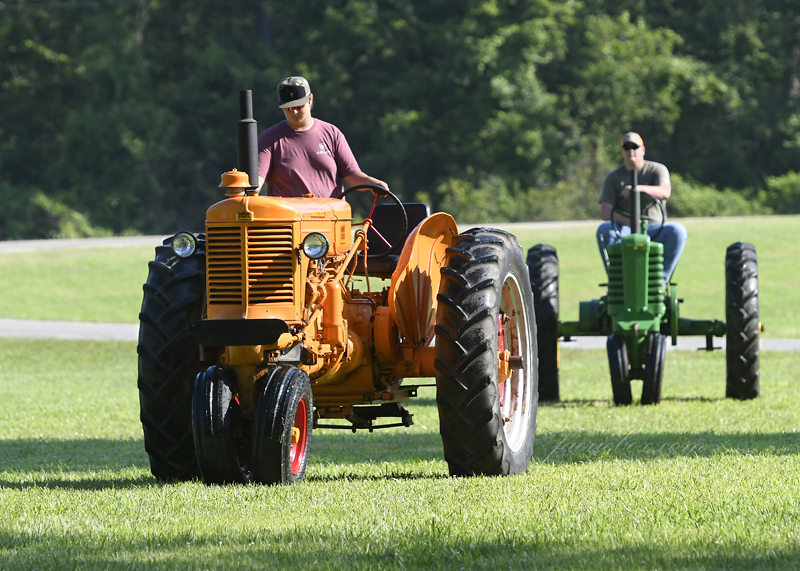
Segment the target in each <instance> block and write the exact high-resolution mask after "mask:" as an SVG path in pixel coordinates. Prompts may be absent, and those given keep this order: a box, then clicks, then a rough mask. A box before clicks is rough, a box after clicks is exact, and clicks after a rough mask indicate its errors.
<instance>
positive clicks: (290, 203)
mask: <svg viewBox="0 0 800 571" xmlns="http://www.w3.org/2000/svg"><path fill="white" fill-rule="evenodd" d="M351 218H352V213H351V210H350V205H349V204H347V202H345V201H344V200H341V199H338V198H283V197H273V196H259V195H255V196H245V195H243V196H235V197H233V198H228V199H226V200H223V201H221V202H217V203H216V204H214V205H213V206H211V208H209V209H208V212H207V213H206V221H207V222H256V221H265V222H266V221H270V222H271V221H275V222H278V221H280V222H295V221H309V222H313V221H326V222H338V221H347V222H349V221H350V220H351Z"/></svg>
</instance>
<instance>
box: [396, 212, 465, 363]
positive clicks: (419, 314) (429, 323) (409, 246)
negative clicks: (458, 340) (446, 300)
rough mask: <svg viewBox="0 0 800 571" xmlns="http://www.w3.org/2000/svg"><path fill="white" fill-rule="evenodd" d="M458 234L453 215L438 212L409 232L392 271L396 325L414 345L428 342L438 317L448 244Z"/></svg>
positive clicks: (450, 243)
mask: <svg viewBox="0 0 800 571" xmlns="http://www.w3.org/2000/svg"><path fill="white" fill-rule="evenodd" d="M456 236H458V226H457V225H456V221H455V220H454V219H453V217H452V216H450V215H449V214H446V213H444V212H437V213H436V214H432V215H431V216H428V217H427V218H425V219H424V220H423V221H422V222H420V223H419V225H418V226H417V227H416V228H414V230H413V231H412V232H411V234H410V235H409V236H408V239H407V240H406V243H405V245H404V246H403V251H402V252H401V253H400V258H399V259H398V262H397V268H396V269H395V270H394V272H393V273H392V285H391V287H390V288H389V300H388V301H389V304H388V305H389V311H390V312H391V315H392V319H394V321H395V323H397V328H398V329H399V330H400V333H401V334H402V335H403V337H405V339H406V340H407V341H410V342H411V343H412V344H413V345H414V346H415V347H416V346H419V345H423V344H429V343H430V342H431V341H432V339H433V328H434V325H435V321H436V295H437V294H438V293H439V283H440V281H441V269H442V267H443V266H444V262H445V253H446V251H447V248H449V247H450V246H452V244H453V240H454V239H455V237H456Z"/></svg>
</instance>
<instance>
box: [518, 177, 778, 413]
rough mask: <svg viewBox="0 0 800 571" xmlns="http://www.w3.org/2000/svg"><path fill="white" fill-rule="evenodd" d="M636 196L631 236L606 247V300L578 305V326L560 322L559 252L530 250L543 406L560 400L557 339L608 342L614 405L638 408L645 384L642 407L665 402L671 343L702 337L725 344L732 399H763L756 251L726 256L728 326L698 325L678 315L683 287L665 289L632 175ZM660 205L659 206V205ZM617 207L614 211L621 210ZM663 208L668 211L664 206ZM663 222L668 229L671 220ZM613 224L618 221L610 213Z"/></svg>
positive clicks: (540, 247)
mask: <svg viewBox="0 0 800 571" xmlns="http://www.w3.org/2000/svg"><path fill="white" fill-rule="evenodd" d="M632 178H633V184H632V190H631V199H632V213H631V214H632V215H631V228H632V229H633V228H636V229H638V230H639V232H638V233H637V232H633V231H632V233H631V234H630V235H629V236H624V237H622V238H621V240H620V241H619V242H618V243H615V244H611V245H609V246H608V257H607V259H605V260H604V262H605V266H606V271H607V274H608V282H607V283H605V284H601V287H604V288H607V293H606V295H604V296H603V297H601V298H600V299H594V300H591V301H582V302H580V308H579V318H578V321H566V322H561V321H559V319H558V309H559V307H558V306H559V302H558V256H557V253H556V250H555V248H553V247H552V246H549V245H547V244H537V245H535V246H533V247H532V248H531V249H530V250H528V256H527V264H528V271H529V274H530V280H531V288H532V290H533V296H534V307H535V314H536V325H537V331H538V344H539V400H540V401H558V400H559V387H558V382H559V379H558V377H559V365H560V346H559V340H560V339H562V338H563V339H564V341H570V340H571V339H572V338H574V337H580V336H599V335H604V336H607V342H606V349H607V351H608V365H609V369H610V373H611V389H612V392H613V397H614V403H615V404H617V405H628V404H631V402H632V401H633V397H632V392H631V381H632V380H636V379H638V380H641V381H642V398H641V403H642V404H657V403H658V402H659V401H660V400H661V385H662V380H663V378H664V361H665V357H666V349H667V336H669V337H671V340H672V345H677V338H678V336H690V335H691V336H703V337H705V338H706V343H705V350H708V351H711V350H713V349H714V346H713V338H714V337H723V336H724V337H725V338H726V357H727V359H726V360H727V384H726V391H725V392H726V397H728V398H736V399H742V400H744V399H752V398H756V397H757V396H758V395H759V333H760V332H761V331H762V327H761V324H760V323H759V319H758V260H757V257H756V249H755V247H754V246H753V245H752V244H748V243H745V242H737V243H735V244H732V245H730V246H729V247H728V250H727V253H726V255H725V308H726V310H725V314H726V315H725V319H726V322H725V323H723V322H721V321H718V320H695V319H686V318H684V317H681V316H680V303H681V302H682V301H683V300H682V299H679V298H678V293H677V284H675V283H673V282H672V280H671V279H670V282H669V284H667V285H666V286H665V285H664V246H663V244H661V243H659V242H654V241H653V240H651V238H650V236H648V234H647V226H648V222H647V220H643V219H642V218H641V196H640V195H641V193H642V191H639V190H638V189H637V188H636V172H635V171H634V173H633V177H632ZM656 202H658V203H659V204H661V203H660V202H659V201H656ZM618 206H619V202H618V203H617V205H615V206H614V210H616V209H617V208H618ZM662 209H663V205H662ZM663 214H664V221H665V222H666V213H665V212H663ZM611 220H614V212H613V211H612V214H611Z"/></svg>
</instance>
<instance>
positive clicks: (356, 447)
mask: <svg viewBox="0 0 800 571" xmlns="http://www.w3.org/2000/svg"><path fill="white" fill-rule="evenodd" d="M798 453H800V433H772V434H764V433H739V434H735V433H731V434H718V433H713V432H680V433H676V432H671V433H670V432H667V433H642V432H637V431H633V432H630V433H628V434H606V433H598V432H590V431H578V430H575V431H569V432H567V431H563V432H551V433H544V434H539V435H538V436H537V438H536V443H535V446H534V462H539V463H551V464H578V463H586V462H600V461H608V460H654V459H664V458H676V457H712V456H718V455H731V454H734V455H750V456H759V455H765V456H785V455H795V454H798ZM311 455H312V456H311V458H312V462H313V463H314V464H316V465H322V466H324V465H331V466H335V467H336V468H335V469H334V470H333V471H332V473H330V474H319V475H316V474H309V480H311V481H333V480H365V481H367V480H383V479H386V480H390V479H394V480H398V479H408V480H414V479H425V478H447V477H448V476H447V475H446V474H444V473H443V472H442V466H441V464H440V462H441V460H442V459H443V458H444V454H443V451H442V442H441V438H440V437H439V435H438V434H436V433H434V432H426V433H419V432H416V433H409V432H406V431H405V430H403V429H394V430H387V431H376V432H374V433H372V434H370V433H368V432H359V433H357V434H351V433H350V432H339V431H331V430H328V431H324V430H323V431H317V432H315V433H314V436H313V439H312V445H311ZM359 465H366V466H372V467H374V468H367V469H363V468H361V467H359ZM115 471H122V472H123V473H120V474H119V477H118V478H115V477H113V473H114V472H115ZM130 471H139V473H141V476H140V477H137V476H136V475H135V474H134V475H131V473H130ZM109 472H111V474H109ZM20 474H22V477H20ZM152 485H160V484H159V482H158V481H157V480H155V478H153V477H152V476H151V475H150V471H149V462H148V459H147V455H146V454H145V452H144V444H143V442H142V440H109V439H85V440H77V439H75V440H36V439H17V440H0V487H5V488H30V487H34V486H39V487H47V488H74V489H86V490H99V489H107V488H128V487H134V486H152Z"/></svg>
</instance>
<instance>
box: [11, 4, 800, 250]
mask: <svg viewBox="0 0 800 571" xmlns="http://www.w3.org/2000/svg"><path fill="white" fill-rule="evenodd" d="M12 1H13V0H12ZM290 74H302V75H305V76H306V77H308V79H309V80H310V83H311V86H312V89H313V90H314V92H315V95H316V98H315V115H316V116H318V117H321V118H323V119H325V120H328V121H331V122H333V123H334V124H336V125H338V126H339V127H340V128H342V130H343V131H344V132H345V134H346V135H347V137H348V139H349V141H350V143H351V146H352V147H353V149H354V151H355V153H356V156H357V158H358V159H359V162H360V164H361V166H362V168H363V169H364V170H365V171H366V172H368V173H370V174H374V175H375V176H378V177H379V178H382V179H383V180H386V181H388V182H389V183H390V185H391V187H392V189H393V190H395V191H396V192H398V193H399V194H400V195H401V196H403V197H404V198H405V199H408V200H412V199H415V198H417V199H425V200H428V201H430V202H431V203H432V204H433V205H434V207H435V208H438V209H443V210H447V211H449V212H452V213H454V214H456V216H457V217H458V218H459V220H462V221H481V220H483V221H485V220H489V219H495V220H512V221H515V220H545V219H565V218H586V217H589V218H591V217H595V216H596V215H597V196H598V192H599V186H600V184H601V183H602V179H603V177H604V176H605V173H606V172H607V171H608V170H609V169H611V168H613V167H614V166H615V165H616V164H617V163H618V162H619V155H618V154H617V153H618V141H619V137H620V134H621V133H622V132H624V131H628V130H636V131H639V132H640V133H642V135H643V136H644V139H645V141H646V143H647V156H648V158H651V159H654V160H660V161H662V162H665V163H666V164H667V165H668V166H669V167H670V170H671V171H672V172H673V173H675V174H677V175H678V177H677V179H676V180H677V181H678V183H679V184H677V185H676V196H675V200H674V201H673V203H674V205H675V207H676V208H674V209H673V211H672V212H673V214H684V215H699V214H731V213H733V214H740V213H746V212H749V211H758V212H779V213H781V212H798V211H800V175H798V174H796V173H798V172H800V107H799V106H800V11H798V10H797V6H796V3H795V1H794V0H733V1H730V2H715V1H713V0H700V1H694V2H689V1H687V0H658V1H653V2H644V0H618V1H616V2H607V1H605V0H585V1H583V2H578V1H566V2H564V1H560V0H458V1H456V0H424V1H423V0H297V1H296V2H291V3H277V2H272V1H266V2H260V3H252V2H243V1H240V0H229V1H224V2H223V1H221V0H195V1H194V2H159V1H158V0H93V1H89V0H45V1H44V2H41V1H38V0H37V1H35V2H34V1H30V0H18V1H17V3H14V4H12V3H0V200H2V204H3V208H2V209H1V210H2V211H0V238H5V239H7V238H23V237H47V236H55V235H88V234H97V233H103V232H109V231H110V232H114V233H120V232H125V231H136V232H170V231H174V230H177V229H179V228H189V229H199V228H200V227H201V226H202V219H203V213H204V210H205V208H206V207H207V206H208V205H210V204H211V203H212V202H214V201H215V200H217V199H219V198H220V197H221V196H222V195H221V193H220V191H219V189H218V188H216V185H217V184H218V183H217V181H218V180H219V175H220V174H221V173H222V172H223V171H225V170H228V169H229V168H231V167H233V166H235V162H236V144H235V133H236V130H235V122H236V120H237V119H238V106H237V96H236V94H237V92H238V90H240V89H253V90H254V96H255V109H256V119H258V120H259V122H260V126H261V127H262V128H265V127H267V126H269V125H271V124H273V123H275V122H277V121H279V120H281V119H282V114H281V113H280V111H279V110H278V109H277V107H276V100H275V85H276V84H277V82H278V81H279V80H280V79H281V78H283V77H285V76H287V75H290ZM683 191H686V192H687V193H694V195H696V196H697V197H698V201H697V203H695V202H692V201H690V200H688V198H687V196H681V197H680V198H679V197H678V196H677V193H679V192H683Z"/></svg>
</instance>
